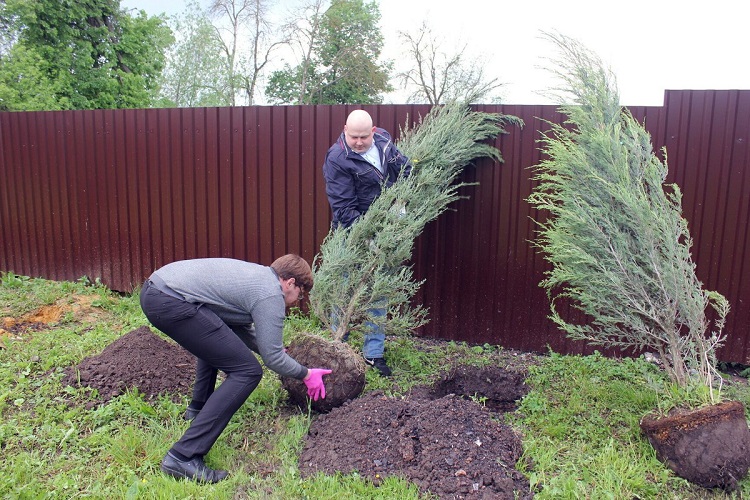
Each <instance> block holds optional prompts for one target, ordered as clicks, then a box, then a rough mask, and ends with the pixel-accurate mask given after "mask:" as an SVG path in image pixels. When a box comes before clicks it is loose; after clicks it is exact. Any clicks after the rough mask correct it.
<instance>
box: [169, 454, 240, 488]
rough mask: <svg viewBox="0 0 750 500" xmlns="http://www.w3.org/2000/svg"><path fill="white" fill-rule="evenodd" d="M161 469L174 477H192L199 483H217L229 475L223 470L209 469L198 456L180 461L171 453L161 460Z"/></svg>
mask: <svg viewBox="0 0 750 500" xmlns="http://www.w3.org/2000/svg"><path fill="white" fill-rule="evenodd" d="M161 470H162V471H164V472H165V473H166V474H169V475H170V476H172V477H174V478H177V479H192V480H193V481H196V482H199V483H218V482H219V481H221V480H222V479H225V478H226V477H227V476H228V475H229V473H228V472H227V471H225V470H218V469H217V470H214V469H209V468H208V466H207V465H206V464H205V463H204V462H203V458H202V457H200V456H195V457H193V458H191V459H190V460H186V461H182V460H179V459H178V458H177V457H175V456H174V455H172V454H171V453H167V454H166V455H165V456H164V459H163V460H162V461H161Z"/></svg>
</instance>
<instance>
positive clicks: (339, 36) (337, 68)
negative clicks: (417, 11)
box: [266, 0, 392, 104]
mask: <svg viewBox="0 0 750 500" xmlns="http://www.w3.org/2000/svg"><path fill="white" fill-rule="evenodd" d="M322 6H323V3H322V2H315V3H313V4H310V6H308V7H307V10H306V13H307V14H308V17H307V23H306V24H303V26H301V27H300V30H299V35H300V37H299V38H297V40H296V46H297V50H298V54H297V56H298V59H299V61H300V62H299V63H298V64H297V65H296V66H293V67H292V66H290V65H289V64H287V65H286V66H285V68H284V69H283V70H279V71H276V72H274V73H273V74H272V76H271V78H270V80H269V83H268V86H267V87H266V95H267V97H268V98H269V99H270V100H271V101H272V102H274V103H276V104H282V103H286V104H352V103H358V104H375V103H380V102H382V93H384V92H388V91H390V90H391V86H390V84H389V82H388V76H389V73H390V71H391V66H392V65H391V63H389V62H382V63H381V62H378V59H379V57H380V53H381V48H382V46H383V36H382V34H381V33H380V29H379V28H378V20H379V19H380V11H379V9H378V6H377V4H376V3H375V2H368V3H366V2H364V1H363V0H333V1H332V2H331V5H330V7H329V8H328V9H327V10H325V11H324V12H322ZM321 12H322V14H321ZM300 22H302V21H300Z"/></svg>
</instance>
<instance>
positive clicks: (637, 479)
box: [510, 353, 675, 498]
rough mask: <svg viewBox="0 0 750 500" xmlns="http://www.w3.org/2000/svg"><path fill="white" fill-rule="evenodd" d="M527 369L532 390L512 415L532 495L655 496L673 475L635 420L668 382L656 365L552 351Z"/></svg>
mask: <svg viewBox="0 0 750 500" xmlns="http://www.w3.org/2000/svg"><path fill="white" fill-rule="evenodd" d="M529 371H530V376H529V378H528V379H527V383H528V384H529V385H530V386H531V388H532V391H531V393H529V394H528V395H527V396H526V397H525V398H524V399H523V400H522V402H521V404H520V406H519V408H518V411H517V413H516V414H515V415H513V416H511V417H510V420H512V421H513V422H514V424H516V425H519V426H520V427H521V428H522V429H523V433H524V455H525V459H526V460H524V459H522V460H521V461H520V462H519V463H520V464H522V463H525V462H526V461H528V462H527V463H530V464H533V465H529V466H528V469H527V470H526V471H525V472H526V473H527V475H528V476H529V479H530V482H531V486H532V488H537V489H540V491H539V492H538V493H537V495H535V498H658V497H660V495H659V494H657V493H658V492H659V491H660V490H665V489H668V487H667V485H669V484H670V483H674V482H675V480H674V478H672V477H670V475H669V473H668V471H667V470H666V469H665V468H663V466H661V464H660V463H659V462H658V461H657V460H656V457H655V456H654V453H653V450H652V449H651V448H650V445H649V444H648V442H647V441H646V440H645V439H643V438H642V437H641V435H640V428H639V425H638V423H639V420H640V418H641V416H642V415H644V414H646V413H648V412H649V411H651V410H652V409H653V407H654V406H655V405H656V401H657V392H658V391H659V390H660V388H659V387H658V384H663V383H666V381H665V380H664V378H663V377H662V376H661V375H660V373H659V372H658V370H657V369H656V367H655V366H653V365H651V364H650V363H648V362H646V361H644V360H643V359H630V358H625V359H621V360H615V359H610V358H605V357H604V356H602V355H600V354H599V353H595V354H594V355H591V356H562V355H559V354H555V353H551V354H550V356H549V358H547V359H544V360H543V362H542V363H540V364H539V365H538V366H532V367H530V370H529ZM655 384H656V385H655ZM643 387H651V388H653V390H644V389H643ZM654 476H655V477H654ZM649 477H654V479H653V480H649ZM654 483H656V484H654ZM661 497H662V498H671V497H670V496H669V495H666V494H663V496H661Z"/></svg>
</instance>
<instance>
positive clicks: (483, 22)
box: [121, 0, 750, 106]
mask: <svg viewBox="0 0 750 500" xmlns="http://www.w3.org/2000/svg"><path fill="white" fill-rule="evenodd" d="M200 1H201V3H202V4H204V5H205V4H207V3H208V0H200ZM286 3H288V4H290V5H296V4H298V3H299V2H298V1H297V0H294V1H292V0H290V1H288V2H286ZM378 3H379V5H380V13H381V15H382V20H381V22H380V27H381V29H382V30H383V34H384V36H385V38H386V41H385V48H384V51H383V55H384V57H387V58H390V59H394V60H397V59H398V58H399V55H400V51H401V47H400V41H399V39H398V36H397V32H398V31H410V30H413V29H416V28H418V27H419V26H420V25H421V24H422V21H423V20H426V21H427V23H428V24H429V25H430V26H431V27H432V28H433V31H435V32H439V33H441V35H442V36H444V37H445V39H446V40H449V42H448V43H454V44H455V45H456V47H458V46H463V45H464V44H466V45H468V49H467V51H469V52H471V53H472V54H473V55H475V56H479V57H483V58H484V59H485V60H486V62H487V65H486V69H485V72H486V74H487V75H489V76H491V77H496V78H498V80H499V81H501V82H503V83H504V84H505V85H504V87H503V89H504V90H503V92H502V93H503V102H504V103H506V104H547V103H549V102H550V101H549V100H547V99H546V98H544V97H542V96H540V95H539V92H543V91H545V90H546V89H549V88H550V87H551V86H553V84H554V83H555V82H554V81H553V80H550V74H549V72H547V71H545V70H543V69H541V68H540V67H541V66H543V65H545V64H546V63H545V58H546V57H550V56H551V55H553V54H554V53H553V52H551V51H553V50H554V49H553V47H552V45H551V43H550V42H549V41H546V40H544V39H542V38H541V37H540V34H541V32H542V31H556V32H559V33H561V34H563V35H566V36H569V37H571V38H574V39H576V40H578V41H579V42H581V43H583V44H584V45H585V46H586V47H588V48H589V49H590V50H592V51H594V52H595V53H596V54H597V55H598V56H599V57H600V58H601V59H602V60H603V61H604V63H605V64H606V65H609V67H610V68H611V69H612V71H613V72H614V74H615V75H616V77H617V81H618V86H619V89H620V96H621V104H623V105H630V106H635V105H650V106H660V105H662V104H663V99H664V90H665V89H671V90H681V89H750V63H748V48H749V47H750V43H749V42H748V40H749V39H750V38H749V37H748V31H750V23H748V20H750V2H748V1H746V0H713V1H711V2H697V1H694V0H681V1H677V0H624V1H622V2H613V1H611V0H527V1H524V0H521V1H519V0H514V1H506V0H459V1H452V2H436V1H435V0H379V2H378ZM438 3H440V4H443V5H441V6H438V5H437V4H438ZM121 4H122V6H123V7H126V8H130V7H136V8H139V9H143V10H145V11H146V12H147V13H148V14H150V15H156V14H159V13H161V12H165V13H166V14H169V15H171V14H175V13H177V12H180V11H182V10H184V5H185V3H184V0H160V1H154V0H121Z"/></svg>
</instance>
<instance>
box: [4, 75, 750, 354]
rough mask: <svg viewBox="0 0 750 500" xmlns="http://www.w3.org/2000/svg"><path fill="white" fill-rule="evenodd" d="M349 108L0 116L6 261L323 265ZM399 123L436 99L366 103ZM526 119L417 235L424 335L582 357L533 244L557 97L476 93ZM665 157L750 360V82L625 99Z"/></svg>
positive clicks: (739, 345) (734, 347)
mask: <svg viewBox="0 0 750 500" xmlns="http://www.w3.org/2000/svg"><path fill="white" fill-rule="evenodd" d="M351 109H353V107H348V106H289V107H286V106H278V107H263V106H261V107H245V108H191V109H148V110H96V111H65V112H28V113H0V239H1V240H2V242H1V243H0V270H2V271H13V272H15V273H17V274H21V275H29V276H41V277H45V278H49V279H55V280H75V279H78V278H80V277H82V276H87V277H89V278H92V279H93V278H100V279H101V280H102V282H104V283H105V284H106V285H108V286H109V287H111V288H113V289H115V290H120V291H130V290H132V289H134V288H135V287H137V286H139V285H140V283H141V282H142V280H143V279H144V278H145V277H146V276H148V274H150V272H151V271H152V270H153V269H155V268H157V267H159V266H161V265H162V264H165V263H167V262H170V261H173V260H178V259H189V258H196V257H207V256H226V257H235V258H240V259H246V260H250V261H255V262H260V263H263V264H269V263H270V262H271V261H273V259H274V258H275V257H277V256H278V255H281V254H283V253H287V252H295V253H299V254H301V255H302V256H303V257H305V258H307V259H308V260H312V259H313V258H314V257H315V255H316V254H317V251H318V248H319V245H320V243H321V242H322V241H323V238H324V237H325V235H326V234H327V232H328V227H329V222H330V209H329V206H328V201H327V199H326V196H325V187H324V184H323V178H322V174H321V164H322V161H323V157H324V154H325V151H326V150H327V148H328V146H329V145H330V144H331V142H332V141H333V140H334V138H335V137H336V136H337V135H338V134H339V133H340V131H341V128H342V125H343V123H344V120H345V118H346V115H347V114H348V112H349V111H350V110H351ZM366 109H368V110H369V111H370V112H371V114H372V115H373V117H374V118H375V121H376V123H377V124H378V125H379V126H382V127H385V128H387V129H389V130H390V131H391V132H392V133H393V134H394V136H396V137H398V132H399V130H400V128H401V127H403V125H404V124H405V123H407V122H408V123H412V122H414V121H415V120H417V119H418V117H419V116H420V114H425V113H426V112H427V111H428V110H429V108H428V107H426V106H408V105H388V106H376V107H366ZM478 109H480V110H482V111H493V112H494V111H499V112H502V113H506V114H512V115H516V116H518V117H520V118H522V119H523V120H524V121H525V123H526V126H525V127H524V128H523V129H519V128H511V129H510V134H509V135H507V136H501V137H500V138H499V139H498V140H497V141H496V145H497V146H498V147H499V148H500V150H501V151H502V153H503V156H504V157H505V160H506V161H505V163H503V164H500V165H497V164H492V162H489V161H479V162H477V164H476V166H475V167H471V168H469V169H467V170H466V172H465V173H464V176H463V180H464V181H467V182H477V183H478V184H477V185H474V186H467V187H464V188H463V189H462V194H464V195H466V196H467V198H466V199H462V200H460V201H458V202H456V203H455V205H454V206H453V207H452V208H454V209H455V210H452V211H449V212H447V213H445V214H443V215H442V216H441V217H440V218H439V219H438V220H436V221H434V222H433V223H431V224H430V225H428V227H427V228H426V230H425V232H424V234H423V235H422V236H421V237H420V238H419V240H418V242H417V245H416V251H415V255H414V259H413V263H414V268H415V272H416V275H417V277H418V278H424V279H425V280H426V283H425V285H424V287H423V289H422V291H421V292H420V294H419V296H418V297H417V300H420V301H422V302H423V303H424V304H425V305H426V306H427V307H428V308H429V309H430V323H429V324H428V325H427V326H426V327H424V328H423V331H422V332H420V333H421V334H424V335H428V336H433V337H439V338H447V339H455V340H465V341H469V342H472V343H484V342H488V343H494V344H501V345H503V346H506V347H508V348H517V349H523V350H536V351H540V350H542V351H543V350H546V349H547V346H550V347H551V348H552V349H554V350H555V351H558V352H564V353H585V352H591V349H590V348H587V347H586V346H584V345H582V344H581V343H579V342H572V341H570V340H568V339H567V338H565V336H564V335H563V334H561V333H560V331H559V330H557V329H556V328H555V327H554V325H553V324H552V323H551V322H550V321H549V320H548V319H547V317H546V316H547V314H548V308H549V306H548V301H547V298H546V295H545V293H544V291H543V290H541V289H540V288H539V287H538V283H539V281H540V280H541V279H542V277H543V273H544V271H545V269H546V263H545V262H544V260H543V259H542V257H541V256H540V255H538V254H537V253H536V252H535V251H534V250H533V248H532V247H531V245H530V243H529V241H531V240H533V239H534V223H533V222H532V218H535V217H537V214H536V213H534V211H533V210H532V208H531V207H530V206H529V205H528V204H527V203H526V202H525V199H526V197H527V196H528V195H529V194H530V192H531V189H532V187H533V182H532V181H531V171H530V170H529V167H530V166H532V165H535V164H537V163H538V162H539V161H540V158H541V153H540V151H539V147H540V145H539V143H538V140H539V138H540V132H539V131H540V130H546V129H547V128H548V126H547V121H552V122H556V123H559V122H560V121H561V116H560V115H559V114H558V113H557V112H556V108H555V107H554V106H532V105H524V106H520V105H519V106H481V107H479V108H478ZM630 110H631V112H632V113H633V114H634V116H636V118H638V119H639V120H641V121H645V125H646V128H647V129H648V130H649V131H650V132H651V134H652V137H653V143H654V145H655V147H656V148H661V147H662V146H665V147H666V148H667V152H668V159H669V166H670V176H669V179H668V181H670V182H677V183H678V184H679V185H680V187H681V188H682V190H683V192H684V199H683V207H684V213H685V216H686V217H687V219H688V221H689V223H690V229H691V233H692V235H693V238H694V256H695V260H696V263H697V271H698V275H699V277H700V278H701V280H702V281H703V282H704V284H705V286H706V287H707V288H710V289H715V290H718V291H720V292H721V293H723V294H725V295H726V296H727V298H728V299H729V300H730V302H731V305H732V312H731V313H730V317H729V318H728V322H727V328H726V331H727V333H728V335H729V336H728V341H727V344H726V346H725V347H724V348H723V350H722V352H721V356H720V357H721V359H723V360H726V361H739V362H748V358H749V357H750V352H749V351H748V349H750V346H748V339H749V338H750V317H749V316H750V313H749V311H748V307H747V304H748V303H750V265H746V262H747V261H748V256H750V245H749V244H750V233H749V232H748V220H750V171H749V170H750V153H748V147H747V141H748V138H749V136H750V91H747V90H745V91H668V92H667V93H666V95H665V105H664V106H663V107H630Z"/></svg>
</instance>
